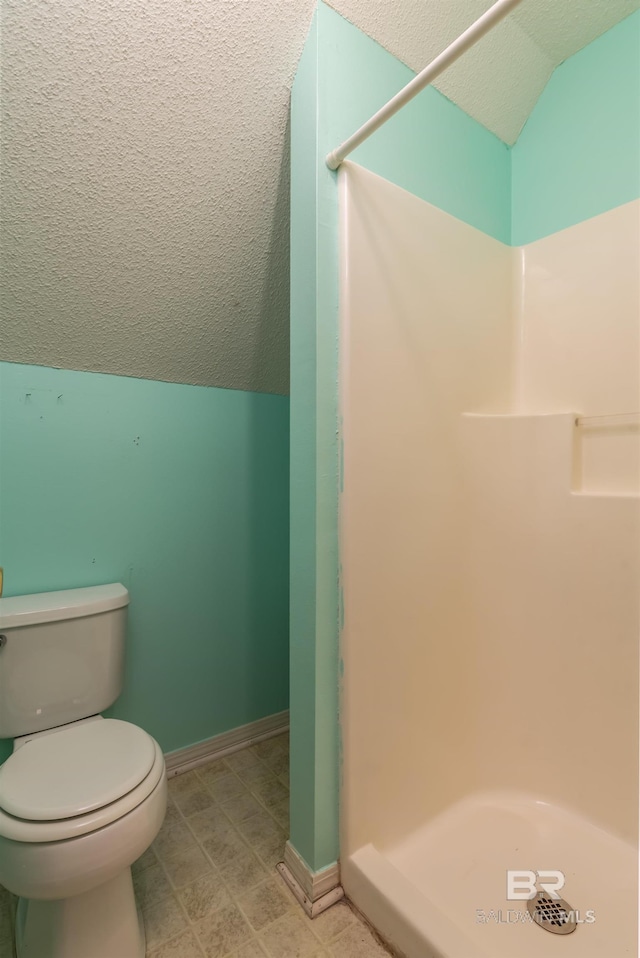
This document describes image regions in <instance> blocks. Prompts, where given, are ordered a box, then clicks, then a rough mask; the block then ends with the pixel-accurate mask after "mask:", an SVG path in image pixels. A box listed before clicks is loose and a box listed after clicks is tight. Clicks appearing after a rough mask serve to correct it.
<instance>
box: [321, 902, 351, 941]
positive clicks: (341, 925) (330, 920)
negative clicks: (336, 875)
mask: <svg viewBox="0 0 640 958" xmlns="http://www.w3.org/2000/svg"><path fill="white" fill-rule="evenodd" d="M358 923H359V919H358V918H357V917H356V916H355V915H354V913H353V912H352V911H351V908H350V907H349V905H348V904H347V903H346V901H339V902H336V904H335V905H332V906H331V908H327V910H326V911H323V912H322V914H321V915H318V917H317V918H314V919H313V930H314V932H315V934H316V935H317V936H318V938H319V939H320V941H323V942H329V941H332V940H333V939H334V938H337V937H338V936H339V935H341V934H342V933H343V932H344V931H346V929H347V928H350V927H351V925H355V924H358Z"/></svg>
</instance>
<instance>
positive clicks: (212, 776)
mask: <svg viewBox="0 0 640 958" xmlns="http://www.w3.org/2000/svg"><path fill="white" fill-rule="evenodd" d="M231 771H233V769H232V768H231V767H230V766H229V765H227V761H226V759H224V758H218V759H216V760H215V762H210V763H209V764H208V765H200V766H199V767H198V768H197V769H196V772H197V775H198V778H199V779H200V781H201V782H203V783H204V784H205V785H206V786H207V787H208V786H209V785H210V784H211V782H215V781H216V780H217V779H219V778H222V777H223V776H224V775H228V774H229V772H231Z"/></svg>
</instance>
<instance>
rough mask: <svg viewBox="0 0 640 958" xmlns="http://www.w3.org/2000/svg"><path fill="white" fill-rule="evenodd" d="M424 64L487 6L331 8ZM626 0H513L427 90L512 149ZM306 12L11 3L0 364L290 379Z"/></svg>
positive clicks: (260, 2)
mask: <svg viewBox="0 0 640 958" xmlns="http://www.w3.org/2000/svg"><path fill="white" fill-rule="evenodd" d="M330 2H331V4H332V6H334V8H335V9H336V10H337V11H338V12H339V13H341V14H342V15H343V16H345V17H346V18H347V19H349V20H351V21H352V22H353V23H354V24H356V26H358V27H360V28H361V29H362V30H364V31H365V32H366V33H368V34H369V35H370V36H372V37H373V38H374V39H375V40H377V41H378V42H379V43H381V44H382V45H383V46H384V47H386V48H387V49H388V50H389V51H390V52H391V53H393V54H395V55H396V56H397V57H399V58H400V59H401V60H403V61H404V62H405V63H407V64H408V65H409V66H410V67H412V68H413V69H415V70H419V69H421V68H422V67H423V66H424V65H425V64H426V63H427V62H428V61H429V60H430V59H431V58H432V57H433V56H434V55H435V54H437V53H439V52H440V50H441V49H442V48H443V47H445V46H446V45H447V44H448V43H449V42H451V40H453V39H454V38H455V37H456V36H457V35H458V34H459V33H460V32H461V31H462V30H463V29H464V28H466V27H467V26H468V25H469V23H471V22H472V21H473V20H474V19H475V18H476V17H477V16H479V15H480V14H481V13H482V12H483V11H484V10H485V9H487V8H488V7H489V6H490V0H393V2H390V0H330ZM639 4H640V0H524V2H523V4H522V6H521V7H520V8H519V9H518V11H517V12H516V13H514V14H513V15H512V16H511V17H510V18H509V20H508V21H506V22H505V23H503V24H501V25H500V26H499V27H498V28H497V29H496V31H495V32H494V33H493V34H492V35H490V36H489V37H487V38H485V40H484V41H483V43H482V45H481V46H479V47H478V48H476V49H475V50H472V51H470V52H469V53H467V54H466V55H465V57H464V58H463V60H461V61H460V62H459V63H458V64H457V65H456V66H454V67H453V68H452V69H451V71H449V72H448V73H447V74H445V75H444V76H443V77H442V78H441V79H440V80H439V81H438V86H439V88H440V89H441V90H442V92H443V93H444V94H445V95H446V96H448V97H449V98H450V99H452V100H454V101H455V102H456V103H458V104H459V106H461V107H462V109H464V110H465V111H466V112H468V113H470V114H471V115H472V116H474V117H475V118H476V119H478V120H479V121H480V122H481V123H483V124H484V125H485V126H487V127H488V128H489V129H491V130H493V131H494V132H495V133H496V134H497V135H498V136H500V137H501V138H502V139H504V140H505V141H506V142H508V143H511V142H513V141H514V140H515V139H516V137H517V135H518V132H519V131H520V129H521V128H522V125H523V123H524V122H525V120H526V118H527V116H528V114H529V112H530V110H531V108H532V107H533V105H534V103H535V101H536V99H537V97H538V95H539V94H540V92H541V90H542V88H543V87H544V85H545V83H546V81H547V79H548V78H549V75H550V74H551V71H552V70H553V69H554V67H555V66H556V65H557V64H559V63H560V62H562V60H564V59H566V58H567V57H568V56H570V55H571V54H573V53H575V52H576V51H577V50H578V49H580V48H581V47H582V46H584V45H585V44H587V43H589V42H590V41H591V40H592V39H594V38H595V37H596V36H598V35H599V34H600V33H602V32H604V31H605V30H607V29H608V28H609V27H611V26H612V25H613V24H615V23H616V22H617V21H619V20H621V19H622V18H623V17H625V16H627V15H628V14H630V13H631V12H632V11H633V10H635V9H637V7H638V6H639ZM314 6H315V2H314V0H100V2H99V3H97V2H95V0H61V2H57V3H51V2H50V0H29V2H24V0H5V2H4V4H3V10H4V18H3V81H2V82H3V93H2V105H3V124H2V134H3V147H2V158H3V159H2V162H3V204H2V205H3V213H2V229H3V242H2V248H3V257H4V277H3V285H4V293H3V317H2V318H3V330H2V338H1V340H0V350H1V358H4V359H7V360H12V361H16V362H23V363H28V362H32V363H37V364H44V365H51V366H63V367H67V368H73V369H89V370H93V371H102V372H110V373H120V374H123V375H129V376H141V377H145V378H150V379H164V380H170V381H178V382H186V383H196V384H202V385H215V386H223V387H231V388H238V389H255V390H261V391H265V392H286V391H287V387H288V262H289V260H288V216H289V203H288V189H289V187H288V166H289V156H288V148H287V136H288V133H287V116H288V107H289V92H290V88H291V82H292V79H293V76H294V73H295V69H296V66H297V62H298V58H299V56H300V52H301V50H302V46H303V43H304V38H305V36H306V33H307V30H308V27H309V23H310V20H311V16H312V12H313V8H314Z"/></svg>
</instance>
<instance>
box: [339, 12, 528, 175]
mask: <svg viewBox="0 0 640 958" xmlns="http://www.w3.org/2000/svg"><path fill="white" fill-rule="evenodd" d="M519 3H522V0H497V3H494V4H493V6H492V7H489V9H488V10H487V11H486V13H483V14H482V16H481V17H479V18H478V19H477V20H476V22H475V23H472V24H471V26H470V27H469V28H468V29H467V30H465V31H464V33H462V34H461V35H460V36H459V37H458V39H457V40H454V41H453V43H451V44H450V45H449V46H448V47H447V49H446V50H443V52H442V53H441V54H440V56H437V57H436V58H435V60H432V61H431V63H430V64H429V66H427V67H425V68H424V70H422V71H421V72H420V73H418V75H417V76H415V77H414V78H413V80H411V81H410V82H409V83H407V85H406V86H405V87H403V88H402V89H401V90H400V92H399V93H396V95H395V96H394V97H392V98H391V99H390V100H389V102H388V103H386V104H385V105H384V106H383V107H382V108H381V109H380V110H378V112H377V113H374V115H373V116H372V117H371V119H369V120H367V122H366V123H365V124H364V125H363V126H361V127H360V129H359V130H356V132H355V133H354V134H353V136H350V137H349V139H348V140H345V141H344V143H342V144H341V145H340V146H339V147H338V148H337V149H335V150H332V152H331V153H328V154H327V157H326V164H327V166H328V167H329V169H330V170H337V169H338V167H339V166H340V164H341V163H342V161H343V160H344V159H345V157H347V156H348V155H349V153H351V152H352V150H355V148H356V147H357V146H360V144H361V143H363V142H364V140H366V139H367V138H368V137H369V136H371V134H372V133H375V131H376V130H377V129H379V127H381V126H382V124H383V123H386V121H387V120H388V119H389V118H390V117H392V116H393V115H394V114H395V113H397V112H398V110H400V109H402V107H403V106H404V105H405V103H408V102H409V100H412V99H413V98H414V96H416V95H417V94H418V93H420V91H421V90H424V88H425V87H426V86H429V84H430V83H432V82H433V81H434V80H435V78H436V77H438V76H440V74H441V73H443V72H444V70H446V69H447V67H450V66H451V64H452V63H455V61H456V60H457V59H458V57H460V56H462V54H463V53H466V51H467V50H468V49H469V48H470V47H472V46H473V45H474V43H477V42H478V40H480V39H482V37H483V36H484V35H485V33H488V32H489V30H491V28H492V27H494V26H495V25H496V24H497V23H499V22H500V20H502V19H503V18H504V17H506V16H507V14H508V13H510V12H511V11H512V10H513V9H514V7H517V6H518V4H519Z"/></svg>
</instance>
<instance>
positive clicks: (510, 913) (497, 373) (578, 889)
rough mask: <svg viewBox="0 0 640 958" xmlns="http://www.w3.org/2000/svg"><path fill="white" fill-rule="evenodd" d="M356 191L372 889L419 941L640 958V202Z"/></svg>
mask: <svg viewBox="0 0 640 958" xmlns="http://www.w3.org/2000/svg"><path fill="white" fill-rule="evenodd" d="M339 190H340V218H341V269H342V272H341V304H340V315H341V349H340V352H341V370H340V391H341V419H342V423H343V426H342V434H343V441H344V453H343V469H344V480H343V482H344V488H343V492H342V496H341V514H340V536H341V568H342V583H343V589H344V600H343V601H344V625H343V631H342V656H343V659H344V679H343V688H342V735H343V751H344V761H343V788H342V799H341V814H342V834H341V866H342V876H343V884H344V886H345V889H346V892H347V894H348V895H349V896H350V897H351V898H352V900H353V901H354V902H355V903H356V905H358V907H359V908H360V909H361V910H362V911H363V912H364V913H365V915H367V916H369V917H370V918H371V919H372V921H374V923H375V924H376V926H377V927H378V928H379V929H380V931H381V932H382V933H383V934H384V935H385V937H386V938H387V939H388V940H389V941H390V942H391V943H392V944H393V945H395V946H396V947H397V948H398V950H399V951H400V952H401V953H403V954H406V955H409V956H410V958H423V956H424V958H427V956H429V958H430V956H442V958H481V956H482V958H503V956H504V958H513V956H514V955H518V958H543V956H546V955H549V956H551V955H554V956H555V955H560V954H562V955H566V956H578V955H579V956H580V958H603V956H605V955H607V956H609V958H622V956H626V955H629V956H630V955H635V954H636V948H637V927H636V916H637V899H638V895H637V871H638V862H637V819H638V734H637V732H638V594H637V588H638V581H639V579H640V562H639V558H640V510H639V501H638V486H639V483H638V478H639V465H640V463H639V442H638V422H639V418H638V415H637V412H636V410H637V404H638V395H639V393H640V380H639V376H638V357H639V355H640V352H639V345H640V342H639V337H638V326H639V323H638V318H639V316H640V299H639V275H638V271H639V263H640V244H639V242H638V240H639V235H640V203H638V202H637V201H636V202H633V203H629V204H626V205H623V206H621V207H618V208H616V209H614V210H611V211H609V212H607V213H604V214H602V215H601V216H596V217H594V218H592V219H589V220H587V221H585V222H583V223H580V224H578V225H576V226H574V227H571V228H569V229H566V230H562V231H560V232H558V233H555V234H553V235H551V236H549V237H546V238H544V239H542V240H539V241H537V242H534V243H531V244H529V245H526V246H523V247H520V248H518V247H510V246H506V245H504V244H502V243H500V242H499V241H498V240H495V239H493V238H492V237H489V236H487V235H486V234H484V233H482V232H480V231H478V230H476V229H474V228H473V227H471V226H469V225H467V224H466V223H463V222H461V221H460V220H458V219H455V218H454V217H453V216H450V215H449V214H447V213H445V212H443V211H441V210H439V209H437V208H436V207H434V206H431V205H430V204H429V203H426V202H424V201H423V200H420V199H418V198H416V197H415V196H413V195H412V194H410V193H408V192H405V191H404V190H401V189H400V188H398V187H397V186H395V185H393V184H391V183H389V182H388V181H386V180H384V179H382V178H380V177H378V176H376V175H374V174H372V173H370V172H368V171H367V170H365V169H363V168H361V167H359V166H357V165H355V164H351V163H345V164H344V165H343V166H342V167H341V170H340V174H339ZM605 414H606V415H605ZM545 872H547V875H546V877H545V874H544V873H545ZM545 882H546V884H547V885H548V886H550V889H551V891H550V893H547V892H545V891H544V883H545ZM527 883H530V884H527ZM534 889H535V891H536V892H537V893H539V895H538V899H536V901H537V905H538V918H540V917H541V916H542V918H544V917H545V914H544V911H545V908H546V909H547V912H548V910H549V909H552V910H554V909H558V908H560V909H561V912H560V920H557V921H556V922H555V923H554V922H553V920H552V921H542V922H540V925H541V926H540V927H536V925H537V924H538V923H539V922H538V921H536V920H535V919H534V918H533V916H532V915H531V913H530V912H529V910H528V908H527V902H526V901H525V900H523V899H527V898H529V897H530V895H531V894H532V892H533V890H534ZM540 898H542V899H543V900H542V901H540ZM547 902H549V903H550V904H547ZM558 903H559V904H558ZM549 915H550V917H551V918H552V919H553V917H554V915H553V914H550V913H549V914H547V917H549ZM555 917H556V918H557V917H558V915H557V914H556V916H555ZM549 926H551V927H549ZM546 931H560V932H564V933H566V932H574V933H571V934H564V935H563V937H562V938H560V937H559V936H557V935H555V934H547V933H545V932H546Z"/></svg>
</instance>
